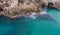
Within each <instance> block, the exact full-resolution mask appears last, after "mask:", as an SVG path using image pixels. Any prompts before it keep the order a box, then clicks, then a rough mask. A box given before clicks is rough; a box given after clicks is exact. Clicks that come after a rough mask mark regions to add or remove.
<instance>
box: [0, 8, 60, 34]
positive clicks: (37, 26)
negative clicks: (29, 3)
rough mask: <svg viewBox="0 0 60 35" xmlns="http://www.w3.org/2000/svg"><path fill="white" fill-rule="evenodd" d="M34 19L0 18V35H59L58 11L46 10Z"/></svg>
mask: <svg viewBox="0 0 60 35" xmlns="http://www.w3.org/2000/svg"><path fill="white" fill-rule="evenodd" d="M46 11H47V13H48V15H42V16H39V17H37V18H36V19H31V18H28V17H22V18H16V19H10V18H7V17H4V16H1V17H0V35H60V10H57V9H54V8H47V10H46Z"/></svg>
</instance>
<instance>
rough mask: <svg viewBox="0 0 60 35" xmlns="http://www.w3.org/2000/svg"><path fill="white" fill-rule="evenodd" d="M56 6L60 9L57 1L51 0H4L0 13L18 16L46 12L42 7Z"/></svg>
mask: <svg viewBox="0 0 60 35" xmlns="http://www.w3.org/2000/svg"><path fill="white" fill-rule="evenodd" d="M47 7H54V8H57V9H60V5H59V3H58V2H57V1H49V0H37V1H36V0H3V2H0V15H4V16H6V17H9V18H17V17H20V16H22V15H26V16H28V15H31V14H32V13H36V14H45V12H44V11H43V10H42V9H45V8H47Z"/></svg>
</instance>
